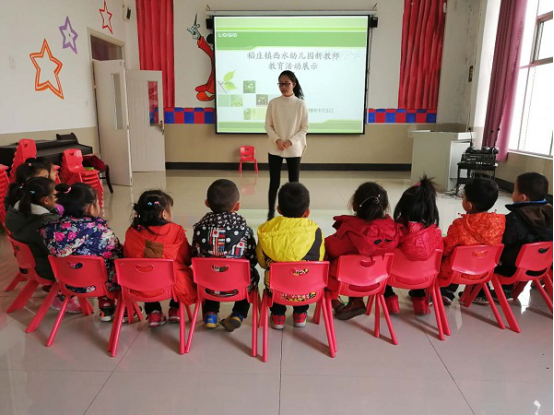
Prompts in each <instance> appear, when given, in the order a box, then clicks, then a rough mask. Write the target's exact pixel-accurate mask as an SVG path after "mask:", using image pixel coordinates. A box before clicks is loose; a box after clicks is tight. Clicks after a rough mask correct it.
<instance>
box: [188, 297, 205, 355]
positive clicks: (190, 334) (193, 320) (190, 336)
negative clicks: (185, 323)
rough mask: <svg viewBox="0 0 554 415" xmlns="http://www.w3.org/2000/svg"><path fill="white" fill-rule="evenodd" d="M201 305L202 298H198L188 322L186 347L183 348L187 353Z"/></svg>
mask: <svg viewBox="0 0 554 415" xmlns="http://www.w3.org/2000/svg"><path fill="white" fill-rule="evenodd" d="M201 307H202V300H200V299H198V301H197V302H196V307H194V313H193V314H192V320H191V322H190V329H189V338H188V339H187V347H186V349H185V353H188V352H189V351H190V346H191V345H192V337H193V336H194V330H195V329H196V320H197V319H198V312H199V311H200V308H201Z"/></svg>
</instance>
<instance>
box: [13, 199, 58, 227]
mask: <svg viewBox="0 0 554 415" xmlns="http://www.w3.org/2000/svg"><path fill="white" fill-rule="evenodd" d="M18 207H19V202H17V203H16V204H15V205H14V206H13V207H10V208H9V209H8V212H7V214H6V226H7V227H8V228H9V230H10V232H12V233H15V234H17V233H19V232H20V231H22V230H23V229H25V228H27V227H28V226H30V225H31V224H32V223H33V224H34V225H32V226H40V225H41V224H45V223H48V222H52V221H56V220H58V219H59V215H58V214H56V213H52V212H50V211H49V210H48V209H46V208H45V207H43V206H40V205H35V204H31V214H26V213H21V212H20V211H19V209H18Z"/></svg>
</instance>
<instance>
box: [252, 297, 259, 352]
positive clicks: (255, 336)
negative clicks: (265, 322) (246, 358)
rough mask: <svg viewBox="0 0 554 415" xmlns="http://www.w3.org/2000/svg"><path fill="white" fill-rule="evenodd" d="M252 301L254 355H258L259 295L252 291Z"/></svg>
mask: <svg viewBox="0 0 554 415" xmlns="http://www.w3.org/2000/svg"><path fill="white" fill-rule="evenodd" d="M250 297H251V299H250V302H251V303H252V357H256V356H258V295H257V294H256V293H255V292H251V293H250Z"/></svg>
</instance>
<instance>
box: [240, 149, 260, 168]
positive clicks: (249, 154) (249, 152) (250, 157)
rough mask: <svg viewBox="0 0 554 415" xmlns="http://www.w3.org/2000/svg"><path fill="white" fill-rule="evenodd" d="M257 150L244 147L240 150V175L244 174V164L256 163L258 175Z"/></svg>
mask: <svg viewBox="0 0 554 415" xmlns="http://www.w3.org/2000/svg"><path fill="white" fill-rule="evenodd" d="M255 155H256V148H255V147H254V146H242V147H241V148H240V163H239V173H242V162H243V161H244V162H250V161H251V162H254V170H256V173H258V162H257V161H256V157H254V156H255Z"/></svg>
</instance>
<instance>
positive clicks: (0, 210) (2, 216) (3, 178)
mask: <svg viewBox="0 0 554 415" xmlns="http://www.w3.org/2000/svg"><path fill="white" fill-rule="evenodd" d="M9 186H10V179H9V178H8V167H7V166H4V165H3V164H0V224H3V223H4V222H5V221H6V207H5V205H4V199H5V198H6V194H7V193H8V188H9Z"/></svg>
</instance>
